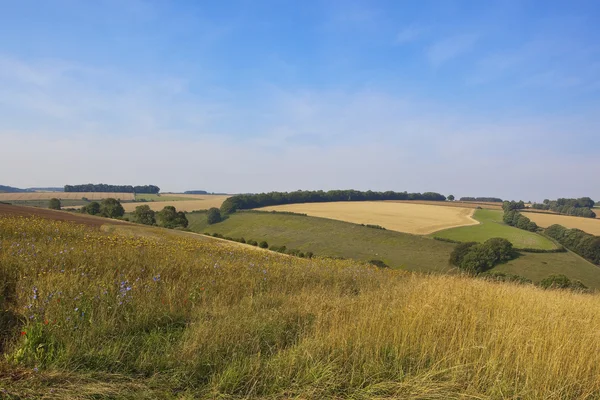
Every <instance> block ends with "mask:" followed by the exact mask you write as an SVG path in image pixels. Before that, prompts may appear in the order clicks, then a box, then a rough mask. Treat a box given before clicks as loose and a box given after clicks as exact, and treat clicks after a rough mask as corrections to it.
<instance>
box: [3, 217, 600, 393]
mask: <svg viewBox="0 0 600 400" xmlns="http://www.w3.org/2000/svg"><path fill="white" fill-rule="evenodd" d="M167 235H168V234H167V233H165V234H164V235H161V234H156V233H153V235H152V236H145V237H135V236H131V235H121V234H116V233H112V234H107V233H103V232H100V231H95V230H92V229H90V228H86V227H82V226H76V225H70V224H68V223H63V222H51V221H46V220H41V219H32V218H0V240H1V242H0V246H1V247H0V289H2V291H0V295H2V296H3V297H2V298H1V301H2V309H3V314H2V315H3V317H2V318H3V319H1V320H0V321H5V322H4V326H3V329H0V332H3V333H2V334H3V335H4V338H5V339H6V345H5V346H4V349H3V352H4V355H5V357H4V359H5V361H3V362H2V364H1V366H0V389H1V390H4V394H5V395H6V396H8V395H19V396H23V397H25V396H30V397H42V396H45V397H47V398H78V397H93V396H95V397H102V396H104V397H111V396H112V397H117V398H121V397H123V398H144V397H145V398H157V397H160V398H169V397H172V398H176V397H189V398H197V397H206V398H214V397H223V398H241V397H267V398H289V397H299V398H345V397H352V398H373V397H375V398H392V397H394V398H422V399H431V398H440V399H445V398H469V397H470V398H515V399H516V398H520V399H541V398H544V399H553V398H555V399H563V398H569V399H588V398H589V399H591V398H598V397H599V394H598V393H600V297H598V296H596V295H584V294H574V293H570V292H561V291H543V290H541V289H538V288H535V287H533V286H517V285H510V284H497V283H491V282H486V281H482V280H474V279H469V278H464V277H458V276H441V275H440V276H425V275H416V274H407V273H403V272H399V271H392V270H380V269H377V268H374V267H371V266H369V265H366V264H359V263H355V262H349V261H340V260H331V259H317V260H314V259H313V260H304V259H297V258H293V257H287V256H283V255H279V254H276V253H272V252H264V251H257V250H253V249H246V248H244V247H243V246H238V245H233V244H228V243H203V242H201V241H198V240H196V238H195V237H193V236H183V235H177V236H175V235H168V236H167ZM9 317H10V318H9ZM15 377H17V378H18V379H17V378H15Z"/></svg>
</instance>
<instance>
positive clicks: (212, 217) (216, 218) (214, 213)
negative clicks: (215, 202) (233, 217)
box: [206, 207, 223, 225]
mask: <svg viewBox="0 0 600 400" xmlns="http://www.w3.org/2000/svg"><path fill="white" fill-rule="evenodd" d="M222 220H223V218H222V217H221V211H220V210H219V209H218V208H216V207H211V208H209V209H208V211H207V213H206V222H207V223H208V224H209V225H212V224H216V223H218V222H221V221H222Z"/></svg>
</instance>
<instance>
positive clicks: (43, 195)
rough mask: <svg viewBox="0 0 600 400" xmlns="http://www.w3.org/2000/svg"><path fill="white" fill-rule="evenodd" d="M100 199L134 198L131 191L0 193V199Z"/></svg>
mask: <svg viewBox="0 0 600 400" xmlns="http://www.w3.org/2000/svg"><path fill="white" fill-rule="evenodd" d="M83 197H85V198H86V199H88V200H102V199H107V198H114V199H119V200H134V199H135V197H134V194H133V193H104V192H67V193H65V192H34V193H0V201H11V200H50V199H52V198H56V199H61V200H62V199H65V200H81V199H82V198H83Z"/></svg>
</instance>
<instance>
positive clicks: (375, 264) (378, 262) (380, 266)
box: [369, 260, 390, 268]
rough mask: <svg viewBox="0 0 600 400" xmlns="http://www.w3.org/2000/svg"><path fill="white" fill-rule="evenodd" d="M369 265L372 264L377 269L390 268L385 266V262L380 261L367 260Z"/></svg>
mask: <svg viewBox="0 0 600 400" xmlns="http://www.w3.org/2000/svg"><path fill="white" fill-rule="evenodd" d="M369 264H373V265H374V266H376V267H378V268H389V267H390V266H389V265H387V264H386V263H385V262H383V261H381V260H369Z"/></svg>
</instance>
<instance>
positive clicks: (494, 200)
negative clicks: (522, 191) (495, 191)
mask: <svg viewBox="0 0 600 400" xmlns="http://www.w3.org/2000/svg"><path fill="white" fill-rule="evenodd" d="M460 201H479V202H483V203H502V199H500V198H498V197H461V198H460Z"/></svg>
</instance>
